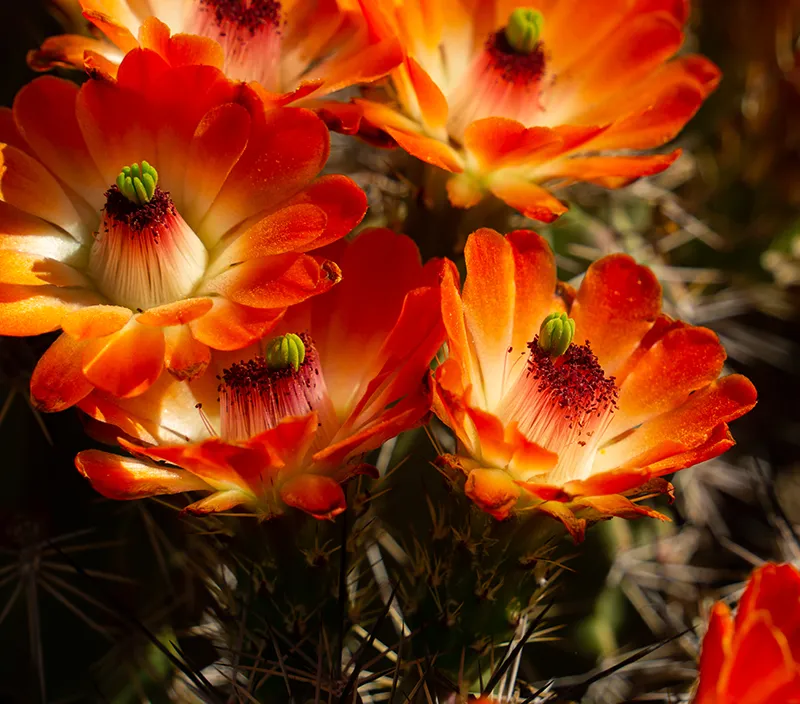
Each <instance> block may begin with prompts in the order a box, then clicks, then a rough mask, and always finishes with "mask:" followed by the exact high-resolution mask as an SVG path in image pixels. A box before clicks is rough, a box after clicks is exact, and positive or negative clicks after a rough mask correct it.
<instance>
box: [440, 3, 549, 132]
mask: <svg viewBox="0 0 800 704" xmlns="http://www.w3.org/2000/svg"><path fill="white" fill-rule="evenodd" d="M543 27H544V20H543V18H542V14H541V13H540V12H538V11H536V10H533V9H531V8H517V9H516V10H514V11H513V12H512V13H511V15H510V16H509V19H508V22H507V24H506V26H505V27H503V28H502V29H499V30H497V31H496V32H494V33H492V34H490V35H489V37H488V39H487V40H486V42H485V44H484V47H483V50H482V51H479V52H478V53H477V54H476V56H475V57H474V59H473V60H472V63H471V64H470V67H469V68H468V69H467V71H466V72H465V74H464V75H463V76H462V77H461V78H460V79H459V81H458V82H457V84H456V85H455V86H454V88H453V90H452V91H451V92H450V94H449V95H448V103H449V105H450V117H449V119H448V123H447V131H448V133H449V135H450V136H451V137H452V138H453V139H454V140H456V141H457V142H460V141H461V140H462V139H463V136H464V131H465V130H466V128H467V126H468V125H469V124H470V123H471V122H474V121H475V120H480V119H482V118H485V117H490V116H494V117H507V118H509V119H511V120H517V121H518V122H521V123H522V124H524V125H525V126H526V127H529V126H531V125H533V124H535V123H536V121H537V118H538V116H540V114H541V112H542V110H543V107H542V104H541V93H542V88H543V85H544V82H545V81H544V78H545V74H546V69H547V65H546V64H547V62H546V59H545V51H544V43H543V42H542V40H541V38H540V37H541V33H542V29H543Z"/></svg>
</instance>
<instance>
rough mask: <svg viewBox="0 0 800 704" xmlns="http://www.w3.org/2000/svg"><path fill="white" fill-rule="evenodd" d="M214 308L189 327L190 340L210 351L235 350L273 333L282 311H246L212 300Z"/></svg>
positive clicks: (220, 299)
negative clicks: (193, 338) (193, 339)
mask: <svg viewBox="0 0 800 704" xmlns="http://www.w3.org/2000/svg"><path fill="white" fill-rule="evenodd" d="M213 301H214V307H213V308H212V309H211V310H210V311H209V312H208V313H206V314H205V315H204V316H203V317H201V318H198V319H197V320H194V321H192V323H191V324H190V326H191V328H192V334H193V335H194V337H195V338H196V339H197V340H199V341H200V342H202V343H203V344H205V345H208V346H209V347H210V348H211V349H214V350H239V349H242V348H243V347H247V345H250V344H252V343H253V342H255V341H256V340H260V339H261V338H262V337H264V335H266V334H267V333H268V332H269V331H270V330H272V329H274V328H275V326H276V325H277V324H278V321H280V319H281V317H282V316H283V314H284V309H282V308H279V309H270V308H249V307H247V306H242V305H239V304H238V303H234V302H233V301H229V300H227V299H225V298H219V297H216V298H214V299H213Z"/></svg>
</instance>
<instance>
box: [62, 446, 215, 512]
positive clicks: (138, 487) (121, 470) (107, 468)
mask: <svg viewBox="0 0 800 704" xmlns="http://www.w3.org/2000/svg"><path fill="white" fill-rule="evenodd" d="M75 466H76V467H77V468H78V471H79V472H80V473H81V474H82V475H83V476H84V477H86V478H87V479H88V480H89V481H90V482H91V483H92V487H94V489H95V490H96V491H98V492H99V493H101V494H102V495H103V496H105V497H107V498H109V499H118V500H125V499H141V498H144V497H146V496H159V495H161V494H179V493H181V492H184V491H195V490H203V489H204V490H207V489H210V487H209V486H208V484H206V483H205V482H204V481H203V480H202V479H200V478H198V477H196V476H194V475H193V474H191V473H190V472H187V471H185V470H183V469H177V468H175V467H165V466H163V465H156V464H153V463H152V462H143V461H142V460H137V459H132V458H130V457H120V456H119V455H113V454H111V453H108V452H101V451H100V450H86V451H84V452H80V453H78V456H77V457H76V458H75Z"/></svg>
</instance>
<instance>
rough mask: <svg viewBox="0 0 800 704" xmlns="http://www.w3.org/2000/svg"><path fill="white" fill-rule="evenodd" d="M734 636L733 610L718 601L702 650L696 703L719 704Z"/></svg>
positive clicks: (712, 613) (713, 610) (712, 612)
mask: <svg viewBox="0 0 800 704" xmlns="http://www.w3.org/2000/svg"><path fill="white" fill-rule="evenodd" d="M732 638H733V619H732V618H731V611H730V609H729V608H728V607H727V606H726V605H725V604H723V603H722V602H717V603H716V604H714V608H713V609H712V611H711V618H710V620H709V622H708V630H707V631H706V635H705V638H703V647H702V650H701V651H700V665H699V668H698V669H699V670H700V683H699V685H698V687H697V692H696V694H695V700H694V701H695V704H719V700H718V698H717V689H718V684H719V683H720V681H721V680H722V673H723V668H724V667H725V661H726V659H727V658H728V657H729V655H730V650H731V639H732Z"/></svg>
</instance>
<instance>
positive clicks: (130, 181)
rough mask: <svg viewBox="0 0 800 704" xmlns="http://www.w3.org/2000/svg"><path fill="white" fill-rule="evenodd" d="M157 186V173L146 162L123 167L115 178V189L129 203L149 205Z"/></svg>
mask: <svg viewBox="0 0 800 704" xmlns="http://www.w3.org/2000/svg"><path fill="white" fill-rule="evenodd" d="M157 185H158V171H156V170H155V169H154V168H153V167H152V166H150V164H148V163H147V162H146V161H143V162H142V165H141V166H139V164H131V165H130V166H123V167H122V171H120V172H119V176H117V188H119V190H120V192H121V193H122V195H124V196H125V197H126V198H127V199H128V200H129V201H131V202H133V203H137V204H138V205H144V204H145V203H149V202H150V200H151V199H152V198H153V194H154V193H155V192H156V186H157Z"/></svg>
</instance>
